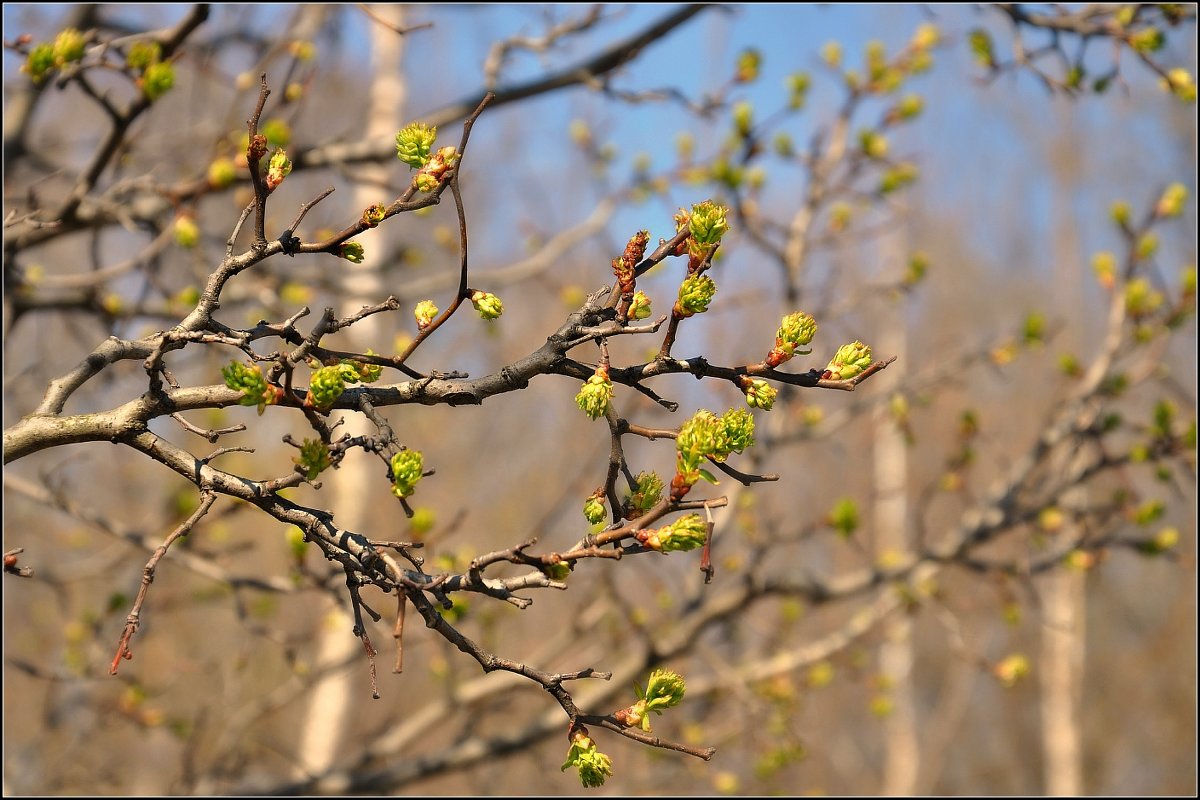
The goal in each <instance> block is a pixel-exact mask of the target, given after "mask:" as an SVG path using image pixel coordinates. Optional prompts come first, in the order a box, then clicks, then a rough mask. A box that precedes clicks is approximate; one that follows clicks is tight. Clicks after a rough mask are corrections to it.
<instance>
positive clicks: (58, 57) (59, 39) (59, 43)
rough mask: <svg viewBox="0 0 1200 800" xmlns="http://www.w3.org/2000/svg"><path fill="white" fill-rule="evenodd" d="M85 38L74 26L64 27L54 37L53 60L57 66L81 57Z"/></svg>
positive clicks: (85, 43)
mask: <svg viewBox="0 0 1200 800" xmlns="http://www.w3.org/2000/svg"><path fill="white" fill-rule="evenodd" d="M86 47H87V39H85V38H84V36H83V34H82V33H80V32H79V31H77V30H75V29H74V28H65V29H64V30H62V31H60V32H59V34H58V36H56V37H55V39H54V61H55V63H56V64H58V65H59V66H62V65H63V64H67V63H70V62H72V61H79V60H80V59H82V58H83V52H84V49H85V48H86Z"/></svg>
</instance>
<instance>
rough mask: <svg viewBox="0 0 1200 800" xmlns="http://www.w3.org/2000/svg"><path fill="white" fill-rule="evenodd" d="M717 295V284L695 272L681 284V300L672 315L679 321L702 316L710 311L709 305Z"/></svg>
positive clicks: (676, 303)
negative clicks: (696, 315)
mask: <svg viewBox="0 0 1200 800" xmlns="http://www.w3.org/2000/svg"><path fill="white" fill-rule="evenodd" d="M716 293H717V284H716V283H714V282H713V279H712V278H710V277H708V276H707V275H701V274H700V273H698V272H693V273H692V274H691V275H688V276H687V277H686V278H684V279H683V283H681V284H679V299H678V300H676V301H675V307H674V308H673V309H672V313H673V314H674V316H675V317H677V318H679V319H686V318H687V317H690V316H693V315H695V314H702V313H704V312H705V311H707V310H708V304H709V303H711V302H712V299H713V295H714V294H716Z"/></svg>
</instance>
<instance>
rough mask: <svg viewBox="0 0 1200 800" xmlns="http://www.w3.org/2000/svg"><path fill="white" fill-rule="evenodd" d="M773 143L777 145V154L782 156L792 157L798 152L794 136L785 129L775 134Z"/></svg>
mask: <svg viewBox="0 0 1200 800" xmlns="http://www.w3.org/2000/svg"><path fill="white" fill-rule="evenodd" d="M772 144H773V145H774V147H775V154H776V155H778V156H779V157H780V158H791V157H792V156H794V155H795V154H796V147H795V145H794V144H793V143H792V137H791V136H789V135H788V134H787V133H785V132H784V131H780V132H779V133H777V134H775V138H774V139H773V140H772Z"/></svg>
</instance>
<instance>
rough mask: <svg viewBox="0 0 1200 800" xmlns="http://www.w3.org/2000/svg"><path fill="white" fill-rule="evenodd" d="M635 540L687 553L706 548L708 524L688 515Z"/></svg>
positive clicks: (641, 533) (637, 535) (662, 550)
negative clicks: (698, 548)
mask: <svg viewBox="0 0 1200 800" xmlns="http://www.w3.org/2000/svg"><path fill="white" fill-rule="evenodd" d="M634 538H636V539H637V540H638V541H639V542H641V543H642V544H643V545H645V546H646V547H649V548H650V549H651V550H657V551H658V552H660V553H669V552H671V551H672V550H679V551H682V552H686V551H688V550H695V549H696V548H697V547H703V546H704V542H705V540H706V539H707V538H708V524H707V523H706V522H705V521H704V520H703V519H701V518H700V515H699V514H688V515H687V516H686V517H680V518H679V519H677V520H675V521H674V522H672V523H671V524H669V525H664V526H663V527H661V528H651V529H650V530H641V531H638V532H637V533H635V534H634ZM647 730H649V728H647Z"/></svg>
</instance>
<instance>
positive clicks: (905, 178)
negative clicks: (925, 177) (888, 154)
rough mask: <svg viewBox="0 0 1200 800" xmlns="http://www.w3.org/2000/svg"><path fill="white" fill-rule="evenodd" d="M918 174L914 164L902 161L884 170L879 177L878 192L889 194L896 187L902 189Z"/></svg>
mask: <svg viewBox="0 0 1200 800" xmlns="http://www.w3.org/2000/svg"><path fill="white" fill-rule="evenodd" d="M919 175H920V173H919V171H918V170H917V167H916V165H915V164H911V163H909V162H907V161H902V162H900V163H899V164H897V165H896V166H894V167H892V168H890V169H888V170H886V171H885V172H884V173H883V175H882V176H880V178H879V193H880V194H891V193H892V192H894V191H896V190H897V189H903V188H904V187H905V186H908V185H909V184H910V183H912V182H913V181H915V180H916V179H917V177H918V176H919Z"/></svg>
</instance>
